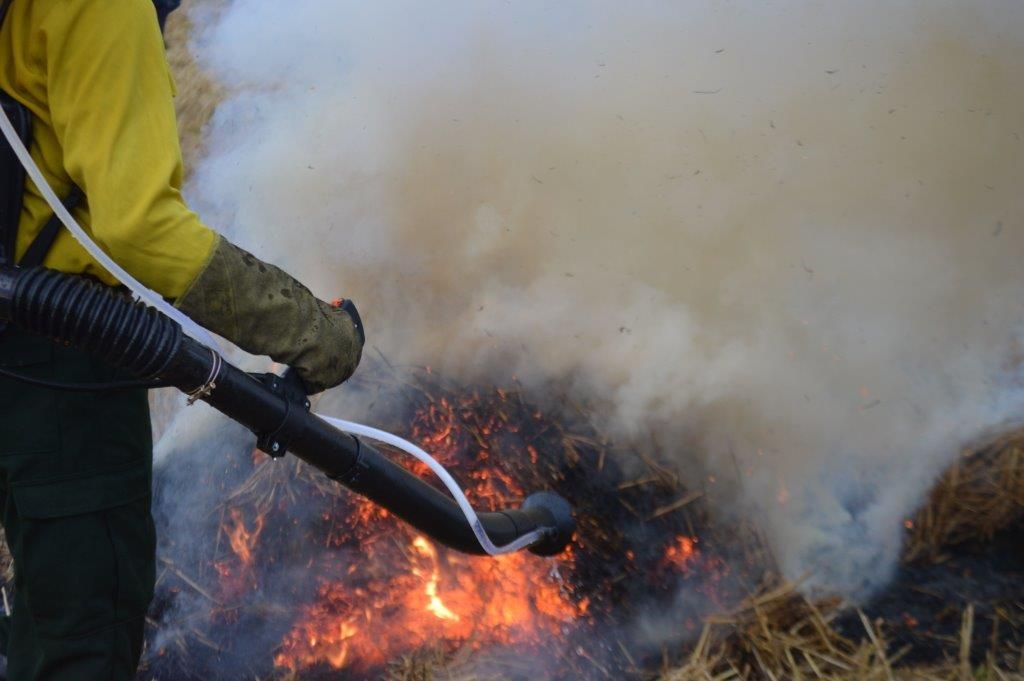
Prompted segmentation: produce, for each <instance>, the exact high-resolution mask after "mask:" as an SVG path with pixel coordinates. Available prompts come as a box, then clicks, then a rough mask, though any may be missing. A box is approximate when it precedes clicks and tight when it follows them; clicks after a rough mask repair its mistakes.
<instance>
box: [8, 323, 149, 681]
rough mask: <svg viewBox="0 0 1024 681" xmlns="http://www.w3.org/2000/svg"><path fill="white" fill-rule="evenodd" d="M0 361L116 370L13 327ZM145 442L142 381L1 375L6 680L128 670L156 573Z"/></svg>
mask: <svg viewBox="0 0 1024 681" xmlns="http://www.w3.org/2000/svg"><path fill="white" fill-rule="evenodd" d="M0 366H2V367H4V368H6V369H9V370H12V371H17V372H19V373H22V374H26V375H30V376H33V377H36V378H45V379H51V380H58V381H64V382H96V381H110V380H115V379H118V378H123V376H120V375H119V374H118V373H117V372H116V371H115V370H113V369H111V368H109V367H107V366H105V365H103V364H102V363H101V362H98V361H96V360H93V359H91V358H90V357H87V356H86V355H85V354H83V353H81V352H78V351H76V350H72V349H69V348H63V347H58V346H55V345H53V344H52V343H50V342H49V341H46V340H41V339H38V338H35V337H31V336H27V335H25V334H21V333H20V332H16V331H13V330H10V329H9V330H7V331H5V332H4V333H3V334H0ZM152 444H153V443H152V434H151V429H150V421H149V405H148V402H147V398H146V394H145V392H144V391H141V390H134V391H130V392H114V393H102V394H99V393H85V394H79V393H68V392H56V391H53V390H47V389H42V388H36V387H31V386H27V385H25V384H22V383H16V382H13V381H11V380H8V379H4V378H0V513H2V522H3V526H4V529H5V530H6V533H7V541H8V545H9V546H10V549H11V553H12V555H13V557H14V571H15V596H14V599H13V603H12V605H13V612H12V614H11V617H10V618H9V620H8V621H7V622H5V625H6V627H5V629H6V634H7V636H6V638H7V649H6V654H7V659H8V678H9V679H10V680H11V681H22V680H25V679H45V680H47V681H49V680H51V679H53V680H64V679H67V680H68V681H89V680H91V679H104V680H114V679H132V678H134V676H135V670H136V666H137V665H138V661H139V656H140V654H141V651H142V640H143V626H144V621H145V619H144V618H145V614H146V609H147V608H148V606H149V602H150V600H151V599H152V596H153V582H154V573H155V548H156V541H155V532H154V528H153V520H152V517H151V515H150V499H151V496H150V495H151V477H152V462H153V455H152V450H153V447H152Z"/></svg>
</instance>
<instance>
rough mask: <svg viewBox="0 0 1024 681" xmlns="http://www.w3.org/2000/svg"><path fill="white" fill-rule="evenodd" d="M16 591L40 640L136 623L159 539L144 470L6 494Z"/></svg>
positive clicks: (143, 609)
mask: <svg viewBox="0 0 1024 681" xmlns="http://www.w3.org/2000/svg"><path fill="white" fill-rule="evenodd" d="M11 493H12V495H13V498H14V504H15V507H16V509H17V513H18V516H19V520H20V523H19V524H20V532H19V535H20V536H19V541H18V542H17V549H16V552H15V556H14V558H15V561H16V563H17V565H18V573H19V582H20V587H21V588H22V589H24V592H23V595H24V597H25V602H26V603H27V605H28V611H29V616H30V617H31V619H32V621H33V624H34V625H35V631H36V634H37V635H38V636H39V637H40V638H47V639H62V638H77V637H83V636H89V635H90V634H94V633H97V632H99V631H102V630H104V629H108V628H110V627H113V626H116V625H118V624H121V623H123V622H126V621H128V620H132V619H137V618H141V617H143V616H144V615H145V613H146V609H147V608H148V607H149V602H150V600H151V599H152V596H153V582H154V578H155V551H156V533H155V530H154V527H153V519H152V516H151V514H150V499H151V497H150V491H149V475H148V470H147V469H144V468H140V469H138V470H135V471H120V472H118V474H109V473H108V474H107V475H106V476H105V477H104V476H92V477H90V478H87V479H84V480H63V481H59V482H50V483H46V484H38V485H21V486H14V487H12V488H11Z"/></svg>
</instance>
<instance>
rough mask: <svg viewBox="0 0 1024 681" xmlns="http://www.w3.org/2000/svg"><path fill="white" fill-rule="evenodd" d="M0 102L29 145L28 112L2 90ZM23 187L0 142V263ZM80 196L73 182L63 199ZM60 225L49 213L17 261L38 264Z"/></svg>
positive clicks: (12, 236) (9, 257)
mask: <svg viewBox="0 0 1024 681" xmlns="http://www.w3.org/2000/svg"><path fill="white" fill-rule="evenodd" d="M10 4H11V0H2V3H0V27H3V22H4V18H5V17H6V16H7V9H8V7H10ZM0 103H2V105H3V113H4V114H5V115H6V116H7V118H8V119H9V120H10V121H11V123H12V124H13V126H14V129H15V132H17V134H18V139H20V140H21V142H22V143H23V144H24V145H25V146H26V147H27V146H29V143H30V142H31V139H32V114H31V113H29V111H28V109H27V108H26V107H25V106H24V105H22V104H21V103H20V102H18V101H16V100H15V99H14V98H13V97H11V96H10V95H8V94H7V93H6V92H3V91H0ZM24 191H25V171H24V169H23V168H22V167H21V161H19V160H18V157H17V156H15V154H14V150H13V149H11V147H10V145H9V144H7V143H6V142H0V264H5V265H13V264H14V259H15V249H16V248H17V240H18V223H19V222H20V220H21V206H22V200H23V194H24ZM84 198H85V196H84V195H83V194H82V191H81V190H80V189H78V187H74V186H73V187H72V189H71V192H70V193H69V194H68V196H67V198H66V199H64V202H63V203H64V206H65V207H66V208H67V209H68V210H72V209H73V208H75V206H77V205H78V204H79V203H81V202H82V199H84ZM60 227H61V222H60V219H59V218H58V217H57V216H56V215H51V216H50V219H49V220H47V222H46V224H45V225H44V226H43V229H42V230H41V231H40V232H39V234H38V235H36V238H35V240H34V241H33V242H32V243H31V244H30V245H29V247H28V250H27V251H26V252H25V254H24V255H23V256H22V258H21V261H20V262H19V263H18V264H19V265H21V266H23V267H34V266H36V265H41V264H42V263H43V259H44V258H45V257H46V253H47V252H48V251H49V250H50V247H51V246H53V242H54V240H56V238H57V234H58V233H59V232H60Z"/></svg>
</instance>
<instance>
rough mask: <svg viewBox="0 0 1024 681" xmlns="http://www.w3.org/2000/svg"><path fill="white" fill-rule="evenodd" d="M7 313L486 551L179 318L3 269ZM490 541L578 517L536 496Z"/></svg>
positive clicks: (29, 272) (426, 491)
mask: <svg viewBox="0 0 1024 681" xmlns="http://www.w3.org/2000/svg"><path fill="white" fill-rule="evenodd" d="M0 320H2V321H8V322H10V323H11V324H12V325H13V326H16V327H18V328H21V329H23V330H26V331H28V332H31V333H35V334H39V335H41V336H45V337H47V338H50V339H52V340H54V341H57V342H61V343H67V344H70V345H73V346H75V347H79V348H82V349H84V350H86V351H88V352H91V353H93V354H95V355H96V356H98V357H100V358H102V359H104V360H105V361H107V362H108V363H110V364H112V365H114V366H117V367H120V368H123V369H126V370H128V371H130V372H132V373H134V374H135V375H136V376H138V377H139V378H143V379H160V380H161V381H162V382H163V384H165V385H168V386H174V387H176V388H178V389H180V390H182V391H183V392H186V393H189V394H192V395H195V396H196V397H197V399H201V400H203V401H204V402H207V403H208V404H210V406H212V407H214V408H215V409H217V410H218V411H220V412H222V413H223V414H225V415H226V416H228V417H229V418H231V419H233V420H235V421H237V422H238V423H240V424H242V425H244V426H245V427H246V428H248V429H249V430H251V431H252V432H253V433H256V434H257V435H258V436H259V437H260V446H261V447H268V448H270V449H271V450H273V445H274V444H275V443H276V444H277V445H278V451H277V452H274V451H269V452H268V453H270V454H277V455H279V454H282V453H283V452H284V450H285V449H287V450H288V451H289V452H291V453H292V454H294V455H295V456H297V457H299V458H300V459H302V460H303V461H306V462H307V463H309V464H310V465H312V466H314V467H315V468H317V469H319V470H320V471H322V472H323V473H325V474H326V475H327V476H328V477H330V478H331V479H332V480H336V481H338V482H340V483H341V484H343V485H345V486H346V487H348V488H349V489H351V490H353V491H355V492H358V493H359V494H362V495H364V496H365V497H367V498H368V499H370V500H372V501H373V502H375V503H377V504H379V505H381V506H383V507H384V508H386V509H388V510H389V511H390V512H392V513H394V514H395V515H396V516H398V517H399V518H401V519H403V520H404V521H406V522H407V523H409V524H410V525H412V526H414V527H415V528H417V529H418V530H420V531H421V532H423V533H425V534H427V535H429V536H430V537H432V538H434V539H435V540H437V541H439V542H441V543H442V544H446V545H448V546H450V547H452V548H454V549H457V550H459V551H464V552H466V553H475V554H483V553H485V551H484V549H483V547H482V546H481V543H480V541H479V540H478V538H477V536H476V534H474V530H473V528H472V527H470V525H469V524H468V523H467V521H466V519H465V517H464V516H463V513H462V510H461V509H460V508H459V506H458V504H456V502H455V501H453V500H452V499H451V498H449V497H448V496H446V495H445V494H442V493H441V492H440V491H438V490H437V489H435V488H434V487H432V486H431V485H429V484H427V483H426V482H424V481H423V480H421V479H419V478H417V477H416V476H414V475H412V474H411V473H409V472H408V471H407V470H405V469H404V468H402V467H401V466H398V465H397V464H395V463H394V462H392V461H391V460H390V459H388V458H387V457H385V456H383V455H382V454H381V453H380V452H378V451H377V450H376V449H374V448H373V447H371V446H370V445H368V444H367V443H366V442H364V441H362V440H360V439H358V438H356V437H355V436H353V435H351V434H349V433H346V432H344V431H341V430H338V429H337V428H335V427H334V426H332V425H330V424H328V423H327V422H326V421H324V420H323V419H321V418H319V417H317V416H316V415H314V414H311V413H309V411H308V408H309V407H308V401H306V400H305V396H304V395H303V396H302V400H303V401H302V402H301V403H297V402H296V399H297V398H296V394H295V392H294V391H293V390H289V389H288V386H287V382H286V381H285V380H284V379H279V377H273V378H270V377H266V378H265V379H263V380H259V379H257V378H256V377H253V376H251V375H249V374H247V373H245V372H244V371H242V370H241V369H238V368H237V367H235V366H233V365H231V364H230V363H228V362H226V361H224V360H223V359H222V358H221V357H220V355H218V354H217V353H216V352H214V351H211V350H210V349H209V348H207V347H205V346H203V345H202V344H200V343H198V342H197V341H195V340H193V339H192V338H189V337H188V336H186V335H185V334H183V333H182V330H181V327H180V326H179V325H178V324H177V322H175V321H173V320H171V319H169V318H168V317H166V316H164V315H162V314H160V313H159V312H157V311H156V310H154V309H152V308H148V307H145V306H144V305H142V304H141V303H136V302H133V301H132V300H131V299H130V298H128V297H126V296H124V295H121V294H119V293H117V292H116V291H114V290H113V289H111V288H109V287H106V286H103V285H101V284H98V283H96V282H94V281H90V280H88V279H85V278H83V277H78V276H73V275H68V274H63V273H60V272H54V271H52V270H46V269H42V268H32V269H24V270H19V269H13V268H0ZM478 518H479V522H480V525H481V526H482V527H483V529H484V531H485V532H486V534H487V536H488V537H490V539H491V540H492V542H493V543H494V544H496V545H499V546H504V545H506V544H510V543H512V542H514V541H516V540H517V539H519V538H522V537H526V536H527V535H529V534H530V533H533V532H538V531H539V535H540V538H539V539H538V540H537V541H535V542H533V543H532V544H531V545H530V546H529V548H530V550H531V551H532V552H534V553H536V554H539V555H554V554H556V553H559V552H561V551H562V550H563V549H565V547H566V546H567V545H568V543H569V542H570V541H571V539H572V535H573V532H574V531H575V521H574V519H573V516H572V509H571V507H570V506H569V504H568V503H567V502H566V501H565V500H564V499H562V498H561V497H559V496H558V495H556V494H553V493H550V492H541V493H538V494H534V495H531V496H530V497H528V498H527V499H526V501H525V503H524V504H523V506H522V508H519V509H511V510H506V511H499V512H494V513H481V514H478Z"/></svg>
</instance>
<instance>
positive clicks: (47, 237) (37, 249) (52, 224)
mask: <svg viewBox="0 0 1024 681" xmlns="http://www.w3.org/2000/svg"><path fill="white" fill-rule="evenodd" d="M84 198H85V194H83V193H82V190H81V189H79V188H78V187H76V186H74V185H72V186H71V192H70V193H68V195H67V198H65V199H64V200H63V201H62V202H61V203H63V204H64V207H65V208H67V209H68V211H72V210H74V209H75V208H76V207H77V206H78V204H80V203H81V202H82V199H84ZM60 228H61V221H60V218H59V217H57V214H56V213H54V214H53V215H51V216H50V219H49V220H47V221H46V224H45V225H43V228H42V229H41V230H39V234H37V235H36V238H35V239H33V240H32V243H31V244H29V246H28V250H26V251H25V253H24V255H22V256H21V260H19V261H18V267H38V266H39V265H42V264H43V260H44V259H45V258H46V254H47V253H49V252H50V248H51V247H52V246H53V242H54V241H56V240H57V235H58V234H60Z"/></svg>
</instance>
